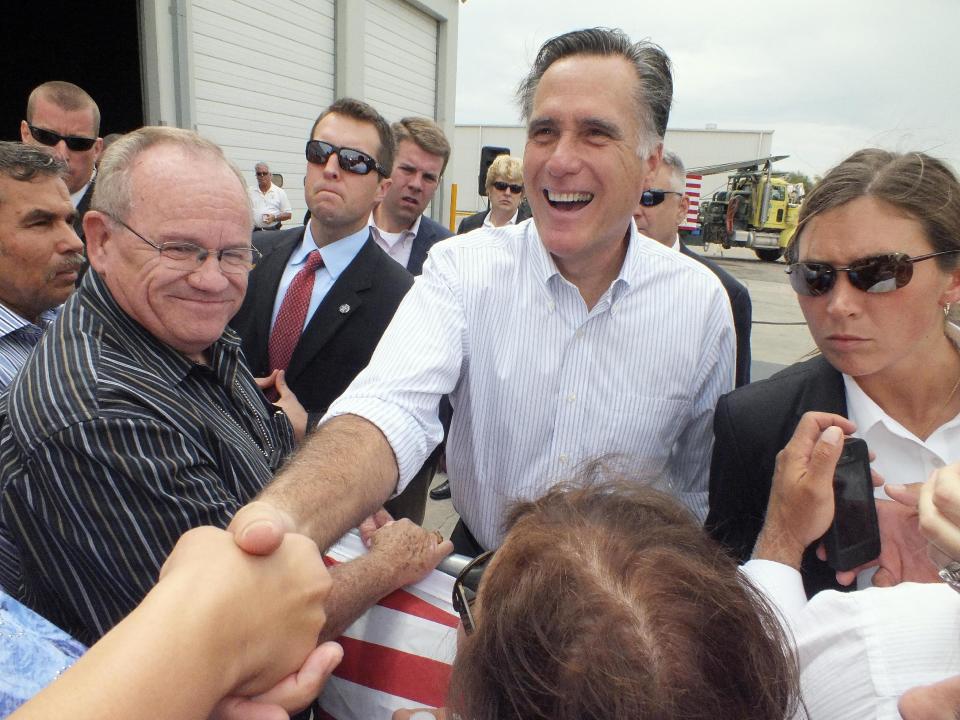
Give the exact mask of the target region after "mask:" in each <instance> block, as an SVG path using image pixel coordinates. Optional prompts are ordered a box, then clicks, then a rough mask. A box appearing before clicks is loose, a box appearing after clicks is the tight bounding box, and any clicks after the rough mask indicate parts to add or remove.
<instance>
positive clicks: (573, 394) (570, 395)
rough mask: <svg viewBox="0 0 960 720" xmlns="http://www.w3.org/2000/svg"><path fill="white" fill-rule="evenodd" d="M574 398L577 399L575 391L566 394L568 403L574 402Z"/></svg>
mask: <svg viewBox="0 0 960 720" xmlns="http://www.w3.org/2000/svg"><path fill="white" fill-rule="evenodd" d="M576 399H577V394H576V393H570V394H569V395H567V402H568V403H572V402H575V401H576Z"/></svg>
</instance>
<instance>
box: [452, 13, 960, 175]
mask: <svg viewBox="0 0 960 720" xmlns="http://www.w3.org/2000/svg"><path fill="white" fill-rule="evenodd" d="M459 24H460V36H459V45H458V62H457V110H456V122H457V123H458V124H474V123H479V124H503V125H515V124H519V122H520V121H519V113H518V112H517V109H516V104H515V103H514V100H513V92H514V90H515V88H516V85H517V82H518V81H519V79H520V78H521V77H522V76H523V74H524V73H525V72H526V71H527V70H528V69H529V67H530V63H531V61H532V60H533V57H534V56H535V54H536V51H537V49H538V48H539V47H540V45H541V44H542V43H543V41H544V40H546V39H548V38H550V37H553V36H554V35H558V34H560V33H563V32H566V31H568V30H573V29H576V28H582V27H592V26H595V25H603V26H608V27H620V28H622V29H623V30H625V31H626V32H627V33H628V34H629V35H630V36H631V37H632V38H634V39H641V38H649V39H651V40H653V41H654V42H657V43H659V44H660V45H662V46H663V48H664V49H665V50H666V51H667V53H668V54H669V55H670V58H671V59H672V60H673V64H674V105H673V111H672V113H671V115H670V127H672V128H703V127H705V126H706V125H707V123H716V125H717V126H718V127H719V128H721V129H723V128H726V129H754V130H773V131H774V135H773V152H774V153H775V154H778V155H782V154H788V155H790V158H789V159H788V160H784V161H782V162H781V163H778V169H781V170H799V171H801V172H805V173H807V174H809V175H813V174H822V173H823V172H824V171H825V170H826V169H828V168H829V167H830V166H832V165H833V164H835V163H837V162H839V161H840V160H842V159H843V158H844V157H846V156H847V155H849V154H850V153H851V152H852V151H854V150H856V149H858V148H861V147H867V146H880V147H884V148H887V149H890V150H924V151H926V152H929V153H930V154H932V155H935V156H937V157H941V158H944V159H947V160H949V161H950V162H951V163H952V164H953V166H954V168H960V78H958V77H957V75H958V72H957V71H958V70H960V0H873V1H872V2H871V1H867V0H796V1H794V2H777V3H774V2H762V1H760V0H739V1H734V2H707V1H706V0H680V1H677V2H673V1H671V0H660V1H659V2H650V1H649V0H468V2H466V3H465V4H463V5H461V6H460V21H459ZM737 159H739V158H731V160H737Z"/></svg>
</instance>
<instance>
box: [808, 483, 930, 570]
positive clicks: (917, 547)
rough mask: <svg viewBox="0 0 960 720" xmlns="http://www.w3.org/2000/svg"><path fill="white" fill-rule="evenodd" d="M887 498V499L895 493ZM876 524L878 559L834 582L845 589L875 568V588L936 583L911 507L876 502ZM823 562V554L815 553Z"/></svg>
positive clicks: (896, 503) (884, 501)
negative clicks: (878, 540)
mask: <svg viewBox="0 0 960 720" xmlns="http://www.w3.org/2000/svg"><path fill="white" fill-rule="evenodd" d="M890 487H891V486H888V490H887V492H888V494H890V496H891V497H893V496H894V494H896V493H897V491H896V490H894V493H890V492H889V491H890ZM877 520H878V522H879V523H880V556H879V557H878V558H877V559H876V560H874V561H872V562H869V563H867V564H865V565H862V566H860V567H858V568H854V569H853V570H848V571H847V572H838V573H837V582H839V583H840V584H841V585H849V584H850V583H852V582H853V581H854V580H856V578H857V575H858V574H859V573H860V572H862V571H864V570H867V569H869V568H872V567H878V568H879V569H878V570H877V572H876V574H875V575H874V576H873V585H874V586H876V587H891V586H893V585H897V584H899V583H902V582H922V583H931V582H940V576H939V575H937V566H936V565H934V564H933V563H932V562H931V561H930V559H929V558H928V557H927V541H926V539H925V538H924V537H923V535H921V534H920V517H919V513H918V511H917V508H916V507H915V506H913V507H911V506H910V505H903V504H901V503H899V502H891V501H890V500H877ZM817 556H818V557H819V558H820V559H821V560H823V559H825V558H826V552H825V551H824V550H823V548H818V549H817Z"/></svg>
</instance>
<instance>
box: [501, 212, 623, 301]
mask: <svg viewBox="0 0 960 720" xmlns="http://www.w3.org/2000/svg"><path fill="white" fill-rule="evenodd" d="M507 227H509V226H507ZM518 227H522V228H523V232H524V235H525V240H526V241H527V242H528V243H529V244H530V246H531V248H532V255H533V265H534V269H535V271H536V274H537V277H539V278H540V279H541V280H542V281H543V283H544V284H546V285H547V286H550V285H551V284H553V283H556V282H558V280H551V278H561V277H562V276H561V275H560V270H558V269H557V264H556V263H555V262H554V260H553V256H551V255H550V253H549V252H547V249H546V248H545V247H544V246H543V242H542V241H541V239H540V235H539V233H538V232H537V224H536V222H535V221H534V220H529V221H526V222H524V223H521V224H520V225H519V226H518ZM502 229H503V228H494V231H496V230H502ZM639 245H640V241H639V235H638V234H637V228H636V226H635V225H634V224H633V221H631V222H630V238H629V240H628V242H627V254H626V256H624V258H623V265H621V266H620V272H619V273H617V277H616V278H615V279H614V281H613V282H612V283H611V284H610V288H608V290H607V292H606V293H604V295H607V294H609V296H610V302H611V304H612V303H615V302H616V301H617V300H618V299H619V298H620V297H621V296H622V295H623V293H624V292H626V291H627V290H628V289H629V288H630V287H631V286H632V285H635V284H636V283H637V282H638V281H639V279H640V270H641V262H640V251H639V250H638V247H639Z"/></svg>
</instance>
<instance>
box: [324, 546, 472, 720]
mask: <svg viewBox="0 0 960 720" xmlns="http://www.w3.org/2000/svg"><path fill="white" fill-rule="evenodd" d="M364 553H366V549H365V548H364V547H363V544H362V543H361V541H360V539H359V538H358V537H356V536H355V535H347V536H345V537H344V538H342V539H341V540H340V541H339V542H338V543H337V544H336V545H335V546H334V547H332V548H331V549H330V551H329V552H328V553H327V557H326V558H325V559H326V560H327V562H328V564H332V563H338V562H346V561H348V560H352V559H353V558H355V557H359V556H360V555H363V554H364ZM452 591H453V578H452V577H450V576H449V575H446V574H444V573H441V572H438V571H433V572H431V573H430V575H428V576H427V577H426V578H425V579H424V580H422V581H421V582H419V583H417V584H416V585H410V586H408V587H405V588H403V589H401V590H397V591H396V592H393V593H391V594H390V595H388V596H387V597H385V598H383V599H382V600H381V601H380V602H379V603H377V604H376V605H375V606H374V607H372V608H370V609H369V610H368V611H367V612H366V613H364V614H363V615H362V616H361V617H360V618H359V619H358V620H357V621H356V622H355V623H354V624H353V625H351V626H350V627H349V628H347V630H346V631H345V632H344V634H343V636H342V637H341V638H339V640H338V642H340V644H341V645H343V651H344V654H343V661H342V662H341V663H340V666H339V667H338V668H337V670H336V672H334V675H333V677H332V678H330V680H329V682H328V683H327V686H326V688H325V689H324V691H323V694H322V695H321V696H320V705H321V707H322V708H323V711H324V712H325V713H327V714H326V716H325V717H326V718H332V719H333V720H352V719H354V718H356V720H361V719H363V720H368V719H369V718H389V717H390V715H391V713H393V711H394V710H397V709H399V708H409V707H440V706H442V705H443V704H444V699H445V698H446V694H447V685H448V684H449V681H450V669H451V665H452V663H453V658H454V655H455V654H456V649H457V626H458V625H459V622H460V621H459V618H458V616H457V613H456V612H455V611H454V609H453V605H452V604H451V593H452Z"/></svg>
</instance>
